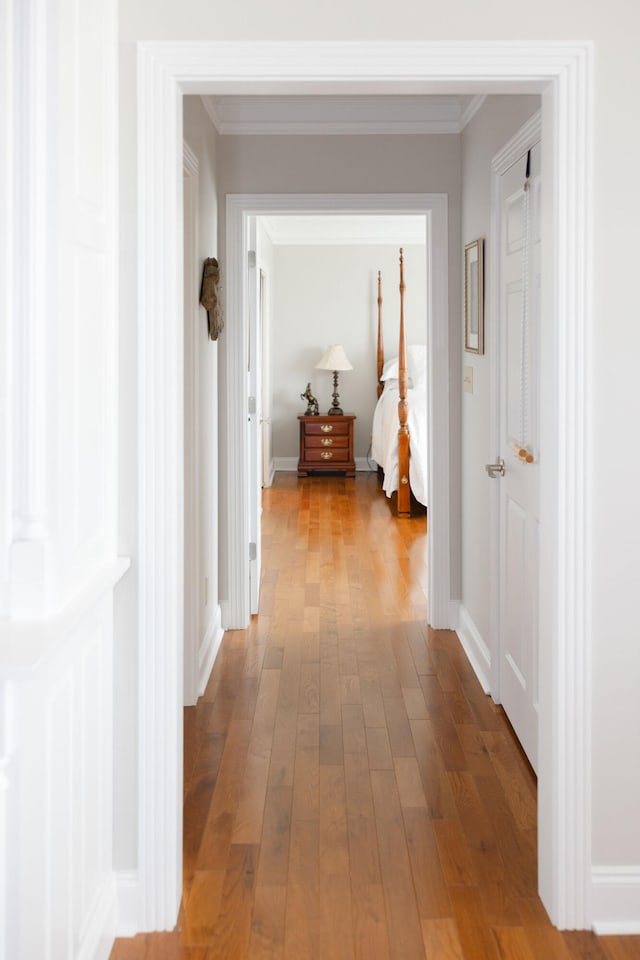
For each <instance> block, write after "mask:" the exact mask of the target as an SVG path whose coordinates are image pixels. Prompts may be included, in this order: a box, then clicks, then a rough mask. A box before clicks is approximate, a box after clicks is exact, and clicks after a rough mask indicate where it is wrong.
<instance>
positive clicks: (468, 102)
mask: <svg viewBox="0 0 640 960" xmlns="http://www.w3.org/2000/svg"><path fill="white" fill-rule="evenodd" d="M202 101H203V103H204V105H205V109H206V110H207V113H208V114H209V116H210V118H211V120H212V122H213V124H214V126H215V128H216V130H217V131H218V133H220V134H236V135H238V134H253V135H255V134H270V135H274V134H284V135H297V134H298V135H299V134H305V135H310V134H311V135H312V134H331V135H336V134H407V133H413V134H425V133H460V131H461V130H463V129H464V127H465V125H466V124H467V123H468V122H469V120H470V119H471V117H472V116H473V115H474V113H475V112H476V111H477V110H478V109H479V108H480V106H481V104H482V102H483V101H484V96H473V95H466V96H462V95H460V96H452V95H449V96H420V95H417V96H352V95H342V96H320V95H315V96H266V95H265V96H213V95H210V96H204V97H203V98H202Z"/></svg>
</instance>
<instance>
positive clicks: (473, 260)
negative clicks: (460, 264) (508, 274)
mask: <svg viewBox="0 0 640 960" xmlns="http://www.w3.org/2000/svg"><path fill="white" fill-rule="evenodd" d="M483 247H484V242H483V240H473V241H472V242H471V243H467V244H465V248H464V348H465V350H466V351H467V352H468V353H478V354H483V353H484V256H483V252H484V251H483Z"/></svg>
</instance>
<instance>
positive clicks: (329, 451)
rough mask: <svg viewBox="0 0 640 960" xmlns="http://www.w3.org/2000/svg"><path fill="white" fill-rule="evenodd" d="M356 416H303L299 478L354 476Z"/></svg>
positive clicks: (300, 416)
mask: <svg viewBox="0 0 640 960" xmlns="http://www.w3.org/2000/svg"><path fill="white" fill-rule="evenodd" d="M355 419H356V418H355V414H352V413H344V414H342V415H341V416H340V415H338V414H336V415H334V416H328V415H327V416H319V417H308V416H306V414H300V415H299V417H298V420H299V421H300V459H299V460H298V476H299V477H306V476H308V475H309V474H310V473H328V472H329V471H331V472H332V473H336V472H339V473H344V474H345V475H346V476H347V477H355V475H356V464H355V460H354V457H353V423H354V421H355Z"/></svg>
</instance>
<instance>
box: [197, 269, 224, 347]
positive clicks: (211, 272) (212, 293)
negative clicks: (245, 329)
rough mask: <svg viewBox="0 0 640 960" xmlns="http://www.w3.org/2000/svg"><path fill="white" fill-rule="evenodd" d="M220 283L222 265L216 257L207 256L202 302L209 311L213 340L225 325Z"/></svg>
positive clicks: (203, 271)
mask: <svg viewBox="0 0 640 960" xmlns="http://www.w3.org/2000/svg"><path fill="white" fill-rule="evenodd" d="M219 285H220V265H219V264H218V261H217V260H216V258H215V257H207V259H206V260H205V262H204V265H203V268H202V284H201V286H200V303H201V304H202V306H203V307H204V308H205V310H206V311H207V322H208V324H209V338H210V339H211V340H217V339H218V337H219V335H220V333H221V332H222V328H223V327H224V319H223V317H222V304H221V303H220V292H219Z"/></svg>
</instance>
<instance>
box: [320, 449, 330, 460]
mask: <svg viewBox="0 0 640 960" xmlns="http://www.w3.org/2000/svg"><path fill="white" fill-rule="evenodd" d="M320 456H321V457H322V459H323V460H331V458H332V457H333V451H331V450H323V451H322V453H321V454H320Z"/></svg>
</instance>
